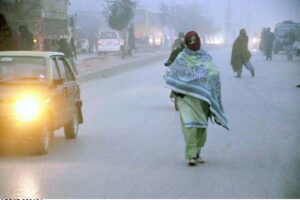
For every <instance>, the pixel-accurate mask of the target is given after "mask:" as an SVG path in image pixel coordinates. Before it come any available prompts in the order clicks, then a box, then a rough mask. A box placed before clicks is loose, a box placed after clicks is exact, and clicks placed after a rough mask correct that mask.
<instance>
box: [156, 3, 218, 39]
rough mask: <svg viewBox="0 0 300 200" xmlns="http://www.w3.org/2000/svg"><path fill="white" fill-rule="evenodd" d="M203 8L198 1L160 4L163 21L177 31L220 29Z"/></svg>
mask: <svg viewBox="0 0 300 200" xmlns="http://www.w3.org/2000/svg"><path fill="white" fill-rule="evenodd" d="M204 14H205V13H204V11H203V8H202V7H201V5H200V4H199V3H198V2H197V1H192V2H191V3H185V4H179V3H173V2H172V4H169V5H167V4H166V3H164V2H161V4H160V19H161V23H162V24H163V25H166V26H170V27H172V28H173V29H174V30H175V31H176V32H186V31H191V30H194V31H197V32H199V33H202V34H212V33H215V32H216V31H217V30H218V29H217V28H216V27H215V25H214V23H213V21H212V20H211V19H208V18H207V17H206V16H205V15H204Z"/></svg>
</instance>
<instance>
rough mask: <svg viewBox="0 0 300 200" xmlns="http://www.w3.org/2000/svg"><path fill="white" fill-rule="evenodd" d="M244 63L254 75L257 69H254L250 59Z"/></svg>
mask: <svg viewBox="0 0 300 200" xmlns="http://www.w3.org/2000/svg"><path fill="white" fill-rule="evenodd" d="M244 65H245V67H246V68H247V69H248V70H249V71H250V72H251V75H252V76H254V73H255V69H254V67H253V65H252V63H251V62H250V60H248V62H247V63H245V64H244Z"/></svg>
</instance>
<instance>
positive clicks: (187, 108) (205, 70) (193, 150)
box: [166, 31, 228, 166]
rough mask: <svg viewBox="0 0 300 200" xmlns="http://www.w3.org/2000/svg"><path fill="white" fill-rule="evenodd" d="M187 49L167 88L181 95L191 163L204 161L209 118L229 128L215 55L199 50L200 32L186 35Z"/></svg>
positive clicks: (172, 69) (172, 70)
mask: <svg viewBox="0 0 300 200" xmlns="http://www.w3.org/2000/svg"><path fill="white" fill-rule="evenodd" d="M184 41H185V45H186V48H184V50H183V51H182V52H181V53H180V54H179V55H178V56H177V57H176V59H175V61H174V62H173V64H172V65H170V66H169V67H170V71H169V72H168V73H167V74H166V84H167V87H169V88H170V89H172V90H173V91H174V93H175V95H176V96H177V98H178V107H179V113H180V121H181V128H182V131H183V135H184V139H185V157H186V159H187V162H188V165H190V166H194V165H196V164H197V163H204V160H203V159H202V158H201V156H200V153H201V149H202V148H203V147H204V145H205V142H206V136H207V135H206V132H207V127H208V119H209V118H210V119H212V120H214V121H215V122H216V123H217V124H220V125H222V126H223V127H225V128H227V129H228V126H227V119H226V117H225V114H224V111H223V106H222V102H221V82H220V73H219V71H218V69H217V67H216V65H215V64H214V62H213V60H212V57H211V56H210V55H208V54H207V53H206V52H205V51H203V50H202V49H200V47H201V42H200V37H199V35H198V34H197V33H196V32H194V31H191V32H188V33H187V34H186V35H185V40H184Z"/></svg>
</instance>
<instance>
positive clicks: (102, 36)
mask: <svg viewBox="0 0 300 200" xmlns="http://www.w3.org/2000/svg"><path fill="white" fill-rule="evenodd" d="M117 38H118V35H117V33H116V32H102V33H101V34H100V39H117Z"/></svg>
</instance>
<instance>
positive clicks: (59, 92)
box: [50, 57, 68, 129]
mask: <svg viewBox="0 0 300 200" xmlns="http://www.w3.org/2000/svg"><path fill="white" fill-rule="evenodd" d="M50 67H51V72H52V75H51V77H52V80H59V79H62V74H61V72H60V70H59V67H58V64H57V62H56V57H52V58H51V60H50ZM50 104H51V110H52V119H53V126H54V129H57V128H60V127H62V126H63V125H64V124H66V123H67V121H66V118H67V116H68V113H67V110H66V109H65V108H66V107H67V105H68V99H67V95H66V89H65V86H64V85H63V84H58V85H56V86H55V87H52V95H51V101H50Z"/></svg>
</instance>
